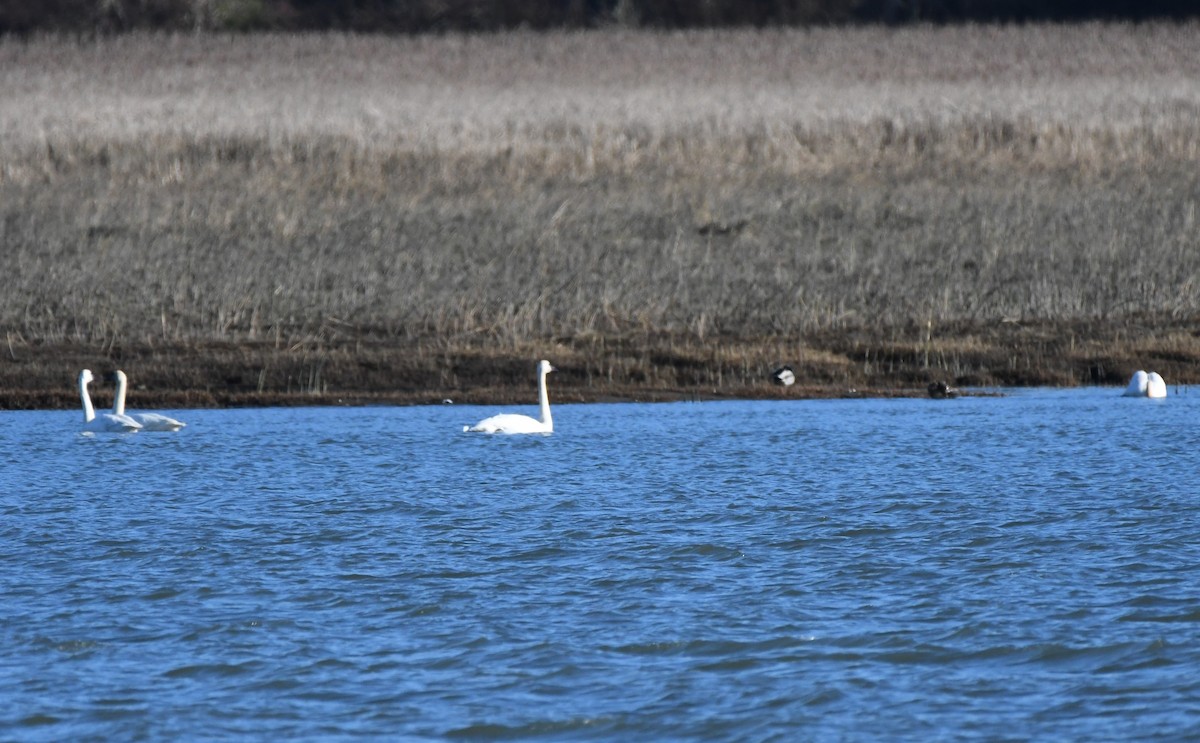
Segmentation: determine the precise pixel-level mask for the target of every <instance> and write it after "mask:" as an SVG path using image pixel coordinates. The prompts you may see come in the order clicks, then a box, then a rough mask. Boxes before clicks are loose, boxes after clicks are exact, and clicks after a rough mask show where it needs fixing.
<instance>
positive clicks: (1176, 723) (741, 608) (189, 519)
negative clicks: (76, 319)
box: [0, 389, 1200, 741]
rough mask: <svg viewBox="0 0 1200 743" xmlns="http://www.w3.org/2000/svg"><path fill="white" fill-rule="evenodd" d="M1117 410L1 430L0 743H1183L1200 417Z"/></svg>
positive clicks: (695, 410) (214, 414)
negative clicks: (495, 432)
mask: <svg viewBox="0 0 1200 743" xmlns="http://www.w3.org/2000/svg"><path fill="white" fill-rule="evenodd" d="M1180 392H1184V393H1183V394H1180ZM1119 394H1120V391H1119V390H1110V389H1089V390H1071V391H1051V390H1036V391H1017V392H1013V393H1011V394H1009V395H1006V396H1004V397H978V398H964V399H958V400H946V401H932V400H833V401H792V402H721V403H679V404H657V405H638V404H610V405H559V406H556V407H555V423H556V427H557V432H556V433H555V434H554V435H552V436H549V437H541V436H537V437H500V436H486V435H480V434H465V433H462V431H461V429H462V425H463V424H465V423H472V422H474V421H475V420H477V419H479V418H482V417H484V416H485V415H488V414H491V413H493V412H496V411H495V410H493V409H489V408H482V407H475V408H469V407H465V406H444V407H409V408H406V407H379V408H351V409H346V408H337V409H320V408H310V409H268V410H230V411H179V412H178V415H179V417H180V418H183V419H184V420H186V421H187V422H188V423H189V425H188V427H187V428H186V429H184V430H183V431H181V432H179V433H178V434H151V433H139V434H134V435H108V436H84V435H81V434H79V433H78V432H77V431H78V427H79V420H78V419H79V418H80V416H79V415H78V414H77V413H66V412H35V413H22V412H7V413H0V419H2V425H0V620H2V621H0V739H4V740H9V739H15V740H56V741H57V740H87V739H92V740H137V739H181V738H203V739H259V740H285V739H310V740H311V739H321V740H337V739H351V738H375V739H384V738H387V739H403V738H407V739H421V738H438V739H440V738H465V739H471V738H477V739H495V738H502V737H514V738H532V737H544V738H546V739H597V740H600V739H624V740H662V739H674V740H681V739H722V740H798V739H799V740H803V739H810V740H842V739H850V740H855V739H862V740H876V739H910V740H918V739H920V740H925V739H928V738H930V737H931V736H941V737H951V738H986V739H989V740H994V739H1006V738H1007V739H1016V740H1020V739H1030V738H1034V739H1043V740H1044V739H1070V740H1087V739H1109V740H1112V739H1126V738H1134V739H1139V740H1147V739H1162V740H1178V739H1181V738H1187V737H1192V738H1195V737H1196V736H1198V735H1200V672H1198V671H1200V571H1198V567H1200V546H1198V545H1200V508H1198V505H1197V504H1198V503H1200V486H1198V485H1197V477H1198V473H1200V454H1198V452H1200V393H1195V394H1191V395H1189V394H1186V391H1180V390H1174V389H1173V390H1172V395H1171V397H1170V398H1169V399H1167V400H1163V401H1158V400H1144V399H1140V400H1138V399H1126V398H1122V397H1120V396H1119ZM521 412H533V407H532V406H530V408H529V409H527V410H522V411H521Z"/></svg>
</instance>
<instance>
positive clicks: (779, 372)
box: [771, 366, 796, 387]
mask: <svg viewBox="0 0 1200 743" xmlns="http://www.w3.org/2000/svg"><path fill="white" fill-rule="evenodd" d="M771 379H772V380H773V381H774V382H775V384H778V385H780V386H783V387H790V386H792V385H793V384H795V382H796V372H794V371H792V367H790V366H781V367H779V368H778V369H776V370H775V373H774V374H772V375H771Z"/></svg>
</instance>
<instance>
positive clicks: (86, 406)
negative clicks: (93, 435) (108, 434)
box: [79, 377, 96, 423]
mask: <svg viewBox="0 0 1200 743" xmlns="http://www.w3.org/2000/svg"><path fill="white" fill-rule="evenodd" d="M79 399H80V400H82V401H83V422H84V423H91V422H92V421H93V420H95V418H96V409H95V408H93V407H92V398H91V395H89V394H88V391H87V382H85V381H84V380H83V377H80V378H79Z"/></svg>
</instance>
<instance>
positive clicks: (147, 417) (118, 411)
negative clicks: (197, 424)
mask: <svg viewBox="0 0 1200 743" xmlns="http://www.w3.org/2000/svg"><path fill="white" fill-rule="evenodd" d="M108 378H109V379H110V380H111V381H114V382H116V383H117V394H116V395H114V396H113V414H114V415H126V413H125V387H126V386H127V385H128V384H129V380H128V379H127V378H126V376H125V372H123V371H121V370H120V369H117V370H116V371H115V372H113V373H112V374H109V375H108ZM128 417H130V418H132V419H134V420H135V421H137V422H138V423H140V424H141V425H142V430H143V431H178V430H179V429H181V428H183V427H184V426H186V425H187V424H186V423H184V422H183V421H177V420H175V419H174V418H171V417H169V416H166V415H163V414H162V413H129V414H128Z"/></svg>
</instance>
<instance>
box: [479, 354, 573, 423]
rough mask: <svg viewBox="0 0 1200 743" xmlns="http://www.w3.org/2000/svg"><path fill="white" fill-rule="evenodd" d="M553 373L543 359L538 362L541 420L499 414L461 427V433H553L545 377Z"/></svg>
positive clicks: (552, 369)
mask: <svg viewBox="0 0 1200 743" xmlns="http://www.w3.org/2000/svg"><path fill="white" fill-rule="evenodd" d="M552 371H554V367H553V366H550V362H549V361H546V360H545V359H543V360H541V361H539V362H538V365H537V377H538V406H539V407H540V408H541V418H540V420H539V419H538V418H530V417H529V416H528V415H519V414H517V413H501V414H500V415H493V416H492V417H491V418H484V419H483V420H481V421H479V422H478V423H476V424H475V425H473V426H463V431H473V432H479V433H553V432H554V419H552V418H551V417H550V397H549V395H547V393H546V375H547V374H549V373H550V372H552Z"/></svg>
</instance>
